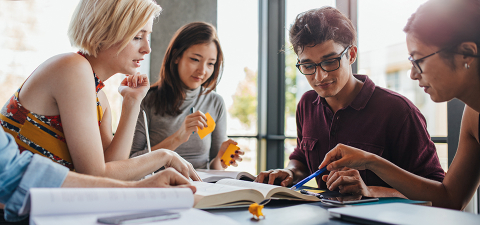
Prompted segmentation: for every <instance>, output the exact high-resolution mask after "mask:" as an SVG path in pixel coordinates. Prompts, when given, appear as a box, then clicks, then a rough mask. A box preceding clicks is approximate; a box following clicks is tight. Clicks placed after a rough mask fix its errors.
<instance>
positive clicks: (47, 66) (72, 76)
mask: <svg viewBox="0 0 480 225" xmlns="http://www.w3.org/2000/svg"><path fill="white" fill-rule="evenodd" d="M36 72H38V75H39V76H41V77H43V78H44V80H50V81H53V80H55V84H56V85H55V88H54V89H52V91H57V90H58V91H60V92H64V91H66V90H65V88H66V89H67V90H71V88H74V86H77V87H79V88H82V87H83V88H84V87H87V86H90V87H92V88H93V87H94V86H95V85H94V84H95V83H94V82H95V81H94V79H93V69H92V67H91V65H90V63H89V62H88V60H87V59H85V58H84V57H83V56H81V55H79V54H76V53H65V54H60V55H56V56H54V57H52V58H50V59H48V60H47V61H45V62H44V63H43V64H42V65H41V66H39V68H38V69H37V71H36ZM52 94H55V93H52ZM57 94H58V93H57Z"/></svg>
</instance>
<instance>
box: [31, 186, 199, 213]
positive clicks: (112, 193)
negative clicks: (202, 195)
mask: <svg viewBox="0 0 480 225" xmlns="http://www.w3.org/2000/svg"><path fill="white" fill-rule="evenodd" d="M30 199H31V212H30V215H31V216H38V215H61V214H74V213H75V214H79V213H105V212H121V211H132V210H135V211H142V210H156V209H179V208H191V207H192V206H193V193H192V191H191V189H190V188H32V189H30Z"/></svg>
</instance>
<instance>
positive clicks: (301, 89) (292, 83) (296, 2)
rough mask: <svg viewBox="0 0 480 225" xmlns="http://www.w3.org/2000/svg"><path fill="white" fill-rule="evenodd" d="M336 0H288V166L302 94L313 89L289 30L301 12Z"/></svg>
mask: <svg viewBox="0 0 480 225" xmlns="http://www.w3.org/2000/svg"><path fill="white" fill-rule="evenodd" d="M335 3H336V1H335V0H320V1H318V0H286V2H285V4H286V7H285V11H286V18H285V136H286V138H287V139H286V140H285V156H284V161H285V162H284V164H285V166H287V164H288V161H289V159H288V157H289V156H290V154H291V153H292V152H293V150H294V148H295V147H296V146H297V139H296V136H297V126H296V120H295V111H296V109H297V104H298V102H299V101H300V98H301V97H302V95H303V94H304V93H305V92H307V91H309V90H312V88H311V87H310V84H309V83H308V81H307V79H306V78H305V75H303V74H301V73H300V72H299V71H298V69H297V68H296V67H295V64H296V63H297V55H296V54H295V52H294V51H293V49H292V44H291V43H290V40H289V31H290V28H291V26H292V25H293V23H294V22H295V18H296V17H297V15H298V14H299V13H302V12H305V11H307V10H310V9H314V8H320V7H322V6H332V7H335Z"/></svg>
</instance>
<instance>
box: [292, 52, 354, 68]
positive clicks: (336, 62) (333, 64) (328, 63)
mask: <svg viewBox="0 0 480 225" xmlns="http://www.w3.org/2000/svg"><path fill="white" fill-rule="evenodd" d="M350 47H352V45H349V46H348V47H346V48H345V50H343V52H342V53H341V54H340V56H339V57H337V58H333V59H328V60H325V61H323V62H319V63H297V64H296V66H297V68H298V70H299V71H300V72H301V73H302V74H303V75H312V74H314V73H316V72H317V66H320V68H322V70H323V71H325V72H332V71H335V70H338V68H340V60H341V59H342V57H343V55H345V53H347V51H348V49H349V48H350Z"/></svg>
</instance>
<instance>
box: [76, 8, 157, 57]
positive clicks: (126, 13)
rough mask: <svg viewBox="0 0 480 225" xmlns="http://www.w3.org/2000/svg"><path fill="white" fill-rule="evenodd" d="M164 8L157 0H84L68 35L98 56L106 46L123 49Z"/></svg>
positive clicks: (88, 51) (87, 50)
mask: <svg viewBox="0 0 480 225" xmlns="http://www.w3.org/2000/svg"><path fill="white" fill-rule="evenodd" d="M161 10H162V8H161V7H160V6H159V5H158V4H157V3H156V2H155V1H154V0H81V1H80V2H79V3H78V5H77V8H76V9H75V12H74V13H73V16H72V19H71V21H70V26H69V28H68V38H69V39H70V43H71V44H72V46H73V47H77V48H79V51H80V52H82V53H83V54H86V55H91V56H94V57H96V56H97V54H98V51H99V50H100V49H102V48H109V47H111V46H112V45H114V44H117V43H118V44H119V46H120V49H119V51H118V53H119V52H120V51H122V50H123V48H125V47H126V46H127V44H128V42H130V40H132V39H133V38H134V37H135V35H137V33H138V32H139V31H140V29H142V27H144V26H145V24H147V22H148V20H150V19H151V18H155V17H157V16H158V15H159V14H160V12H161Z"/></svg>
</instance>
